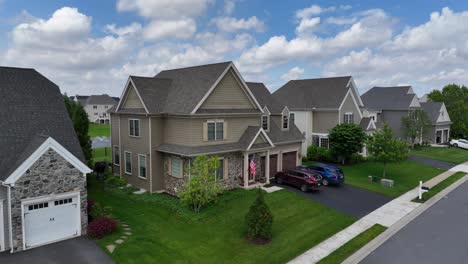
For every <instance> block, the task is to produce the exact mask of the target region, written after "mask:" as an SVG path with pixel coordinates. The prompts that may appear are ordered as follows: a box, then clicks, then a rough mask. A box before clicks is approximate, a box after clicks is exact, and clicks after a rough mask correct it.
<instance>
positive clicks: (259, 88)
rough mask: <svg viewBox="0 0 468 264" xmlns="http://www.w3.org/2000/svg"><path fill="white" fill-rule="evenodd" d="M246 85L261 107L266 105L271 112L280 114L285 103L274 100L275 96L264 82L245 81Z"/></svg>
mask: <svg viewBox="0 0 468 264" xmlns="http://www.w3.org/2000/svg"><path fill="white" fill-rule="evenodd" d="M247 86H249V88H250V91H252V93H253V94H254V96H255V98H257V100H258V103H259V104H260V105H261V106H262V107H265V106H266V107H267V108H268V110H269V111H270V113H272V114H281V111H283V108H284V106H285V105H284V104H282V103H280V101H278V100H276V98H275V97H274V96H273V95H272V94H271V93H270V91H269V90H268V88H267V87H266V86H265V84H263V83H257V82H247Z"/></svg>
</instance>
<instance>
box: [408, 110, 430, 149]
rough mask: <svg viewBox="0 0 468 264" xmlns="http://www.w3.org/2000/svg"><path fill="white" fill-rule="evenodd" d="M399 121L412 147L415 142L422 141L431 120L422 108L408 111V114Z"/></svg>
mask: <svg viewBox="0 0 468 264" xmlns="http://www.w3.org/2000/svg"><path fill="white" fill-rule="evenodd" d="M401 123H402V125H403V130H404V133H405V135H406V138H407V139H408V141H409V142H410V144H411V148H414V145H415V144H416V143H417V142H419V141H422V137H423V135H424V133H426V132H427V130H428V129H429V128H430V127H431V121H430V120H429V117H428V116H427V113H426V111H424V110H423V109H415V110H413V111H410V113H409V115H408V116H404V117H402V118H401Z"/></svg>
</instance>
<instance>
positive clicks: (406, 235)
mask: <svg viewBox="0 0 468 264" xmlns="http://www.w3.org/2000/svg"><path fill="white" fill-rule="evenodd" d="M467 223H468V182H465V183H464V184H462V185H461V186H460V187H458V188H457V189H455V190H454V191H452V192H451V193H449V195H448V196H447V197H445V198H442V199H441V200H440V201H439V202H437V203H436V204H434V205H433V206H432V207H431V208H429V209H427V210H426V211H425V212H424V213H422V214H421V215H420V216H418V217H417V218H416V219H414V220H413V221H412V222H410V223H409V224H408V225H407V226H405V227H404V228H402V229H401V230H400V231H399V232H398V233H396V234H395V235H394V236H392V237H391V238H390V239H389V240H387V241H386V242H385V243H384V244H383V245H381V246H380V247H379V248H377V249H376V250H375V251H374V252H372V253H371V254H370V255H368V256H367V257H366V258H365V259H364V260H363V261H362V262H361V263H365V264H367V263H369V264H370V263H372V264H373V263H379V264H391V263H395V264H396V263H425V264H431V263H434V264H435V263H447V264H451V263H467V260H468V250H467V245H468V228H466V227H467Z"/></svg>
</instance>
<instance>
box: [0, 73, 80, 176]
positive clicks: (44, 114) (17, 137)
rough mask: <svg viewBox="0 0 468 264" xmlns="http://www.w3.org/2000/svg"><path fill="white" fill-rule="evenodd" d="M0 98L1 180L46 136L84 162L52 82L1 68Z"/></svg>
mask: <svg viewBox="0 0 468 264" xmlns="http://www.w3.org/2000/svg"><path fill="white" fill-rule="evenodd" d="M0 98H2V101H1V103H0V126H1V127H2V128H1V129H0V180H5V179H6V178H7V177H8V176H9V175H10V174H11V173H12V172H13V171H14V170H15V169H16V168H17V167H18V166H19V165H20V164H22V163H23V162H24V161H25V159H27V157H29V155H31V153H33V152H34V151H35V149H36V148H37V147H38V146H39V145H41V144H42V143H43V142H44V141H45V139H46V138H48V137H52V138H54V139H55V140H56V141H57V142H59V143H60V144H61V145H62V146H64V147H65V148H66V149H67V150H68V151H70V152H71V153H72V154H73V155H74V156H75V157H77V158H78V159H80V160H84V157H83V153H82V151H81V147H80V145H79V142H78V139H77V137H76V134H75V130H74V129H73V125H72V122H71V120H70V117H69V116H68V112H67V110H66V108H65V103H64V98H63V96H62V94H61V93H60V90H59V88H58V86H57V85H55V84H54V83H53V82H51V81H50V80H48V79H47V78H45V77H44V76H42V75H41V74H40V73H39V72H37V71H36V70H34V69H24V68H10V67H0Z"/></svg>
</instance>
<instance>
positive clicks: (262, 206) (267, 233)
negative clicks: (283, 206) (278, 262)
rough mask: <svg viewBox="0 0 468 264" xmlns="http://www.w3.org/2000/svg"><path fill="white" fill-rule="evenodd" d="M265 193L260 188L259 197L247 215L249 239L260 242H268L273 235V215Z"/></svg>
mask: <svg viewBox="0 0 468 264" xmlns="http://www.w3.org/2000/svg"><path fill="white" fill-rule="evenodd" d="M263 195H264V194H263V191H262V190H261V189H258V191H257V198H256V199H255V202H254V203H253V204H252V206H251V207H250V209H249V212H248V213H247V215H246V216H245V222H246V225H247V239H249V240H250V241H252V242H254V243H260V244H264V243H268V242H269V241H270V240H271V238H272V236H273V234H272V233H273V232H272V225H273V216H272V215H271V212H270V209H269V208H268V206H267V204H266V203H265V198H264V197H263Z"/></svg>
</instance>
